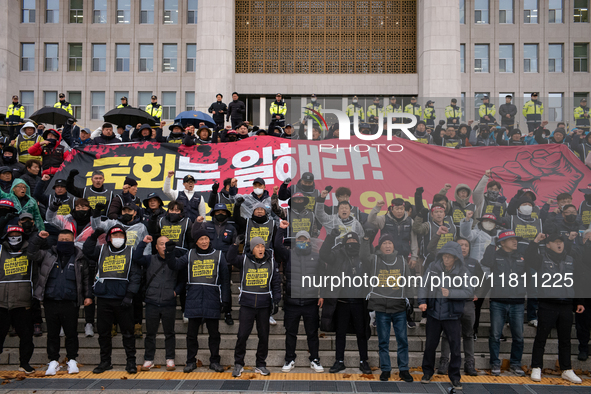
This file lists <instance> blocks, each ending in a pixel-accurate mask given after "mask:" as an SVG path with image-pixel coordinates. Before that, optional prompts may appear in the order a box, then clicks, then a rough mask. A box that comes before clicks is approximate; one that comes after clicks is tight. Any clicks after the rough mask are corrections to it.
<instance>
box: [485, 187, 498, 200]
mask: <svg viewBox="0 0 591 394" xmlns="http://www.w3.org/2000/svg"><path fill="white" fill-rule="evenodd" d="M486 196H487V197H488V199H489V200H491V201H497V199H498V198H499V192H498V191H496V190H494V191H493V190H490V191H488V192H486Z"/></svg>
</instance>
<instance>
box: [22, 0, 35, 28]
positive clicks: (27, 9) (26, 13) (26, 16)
mask: <svg viewBox="0 0 591 394" xmlns="http://www.w3.org/2000/svg"><path fill="white" fill-rule="evenodd" d="M21 21H22V22H23V23H35V0H23V14H22V20H21Z"/></svg>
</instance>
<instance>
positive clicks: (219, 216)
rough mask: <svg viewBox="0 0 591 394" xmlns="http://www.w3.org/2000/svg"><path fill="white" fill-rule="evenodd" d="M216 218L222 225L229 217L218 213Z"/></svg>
mask: <svg viewBox="0 0 591 394" xmlns="http://www.w3.org/2000/svg"><path fill="white" fill-rule="evenodd" d="M214 218H215V220H217V221H218V222H220V223H222V222H225V221H226V219H228V215H224V214H223V213H218V214H217V215H215V216H214Z"/></svg>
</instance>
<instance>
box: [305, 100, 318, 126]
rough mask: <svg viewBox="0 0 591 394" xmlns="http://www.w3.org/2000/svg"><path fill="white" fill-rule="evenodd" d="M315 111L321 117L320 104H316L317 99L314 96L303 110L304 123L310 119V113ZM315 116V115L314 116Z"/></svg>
mask: <svg viewBox="0 0 591 394" xmlns="http://www.w3.org/2000/svg"><path fill="white" fill-rule="evenodd" d="M311 110H314V111H317V112H319V113H320V115H322V104H320V103H319V102H318V99H317V97H316V95H315V94H313V95H312V97H311V100H310V102H309V103H308V104H306V109H305V110H304V122H305V121H307V120H308V118H311V117H312V115H314V113H313V112H312V111H311ZM314 116H316V115H314Z"/></svg>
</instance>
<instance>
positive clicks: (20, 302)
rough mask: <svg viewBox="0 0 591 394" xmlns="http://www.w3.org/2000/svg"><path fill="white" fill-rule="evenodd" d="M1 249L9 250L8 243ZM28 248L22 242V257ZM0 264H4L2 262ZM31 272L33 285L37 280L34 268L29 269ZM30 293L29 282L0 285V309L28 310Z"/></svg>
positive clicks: (27, 244)
mask: <svg viewBox="0 0 591 394" xmlns="http://www.w3.org/2000/svg"><path fill="white" fill-rule="evenodd" d="M2 247H3V248H8V249H9V250H10V245H9V244H8V242H3V243H2ZM28 248H29V243H28V242H27V241H24V242H23V246H22V247H21V251H22V252H23V255H25V256H26V255H27V250H28ZM1 263H2V264H4V262H1ZM29 264H31V263H29ZM31 271H32V273H33V283H35V282H36V279H37V270H36V268H35V266H32V267H31ZM32 293H33V292H32V287H31V282H16V283H0V308H3V309H9V310H10V309H15V308H30V307H31V300H32Z"/></svg>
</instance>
